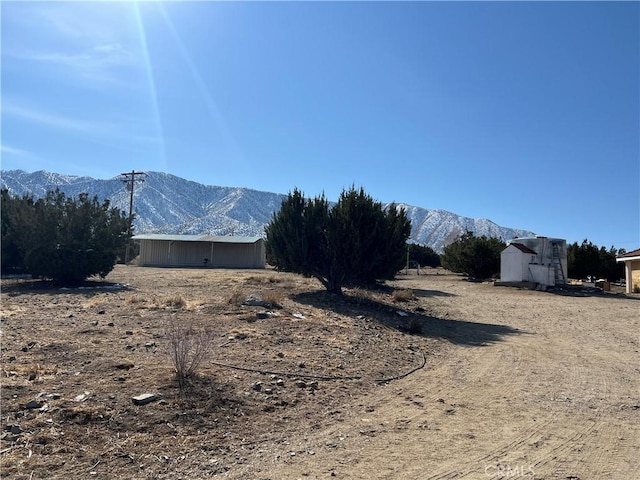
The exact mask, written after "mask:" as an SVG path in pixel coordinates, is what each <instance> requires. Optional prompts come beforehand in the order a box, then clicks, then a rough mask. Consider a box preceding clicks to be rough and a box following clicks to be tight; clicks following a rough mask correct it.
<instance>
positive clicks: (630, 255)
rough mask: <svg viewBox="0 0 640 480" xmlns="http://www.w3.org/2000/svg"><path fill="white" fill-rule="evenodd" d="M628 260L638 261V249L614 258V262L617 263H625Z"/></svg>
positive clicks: (639, 257) (639, 251)
mask: <svg viewBox="0 0 640 480" xmlns="http://www.w3.org/2000/svg"><path fill="white" fill-rule="evenodd" d="M629 260H640V248H638V249H637V250H632V251H630V252H627V253H623V254H621V255H617V256H616V261H618V262H625V261H629Z"/></svg>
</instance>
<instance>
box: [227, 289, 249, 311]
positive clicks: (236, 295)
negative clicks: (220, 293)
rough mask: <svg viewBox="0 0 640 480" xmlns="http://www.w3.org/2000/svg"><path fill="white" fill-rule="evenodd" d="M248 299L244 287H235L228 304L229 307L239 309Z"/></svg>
mask: <svg viewBox="0 0 640 480" xmlns="http://www.w3.org/2000/svg"><path fill="white" fill-rule="evenodd" d="M246 298H247V297H246V296H245V294H244V291H243V290H242V287H235V288H234V289H233V290H232V291H231V295H230V296H229V299H228V300H227V303H228V304H229V305H235V306H236V307H239V306H240V305H242V303H243V302H244V301H245V300H246Z"/></svg>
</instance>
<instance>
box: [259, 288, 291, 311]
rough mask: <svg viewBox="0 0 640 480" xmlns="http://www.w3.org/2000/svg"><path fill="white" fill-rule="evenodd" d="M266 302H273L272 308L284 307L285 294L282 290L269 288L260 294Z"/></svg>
mask: <svg viewBox="0 0 640 480" xmlns="http://www.w3.org/2000/svg"><path fill="white" fill-rule="evenodd" d="M260 296H261V297H262V300H264V302H265V303H267V304H271V307H272V308H282V301H283V300H284V298H285V294H284V292H283V291H282V290H267V291H265V292H262V294H261V295H260Z"/></svg>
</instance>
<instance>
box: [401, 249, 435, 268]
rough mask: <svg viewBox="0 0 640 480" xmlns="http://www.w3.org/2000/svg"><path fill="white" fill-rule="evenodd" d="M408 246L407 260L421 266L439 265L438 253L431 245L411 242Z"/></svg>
mask: <svg viewBox="0 0 640 480" xmlns="http://www.w3.org/2000/svg"><path fill="white" fill-rule="evenodd" d="M408 248H409V262H415V263H416V264H417V265H420V266H421V267H439V266H440V255H438V254H437V253H436V252H435V250H434V249H433V248H431V247H427V246H424V245H420V244H418V243H412V244H410V245H409V246H408Z"/></svg>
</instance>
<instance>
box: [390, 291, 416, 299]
mask: <svg viewBox="0 0 640 480" xmlns="http://www.w3.org/2000/svg"><path fill="white" fill-rule="evenodd" d="M415 299H416V294H415V293H414V291H413V290H411V289H410V288H401V289H397V290H394V291H393V294H392V295H391V300H393V301H394V302H409V301H411V300H415Z"/></svg>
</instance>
